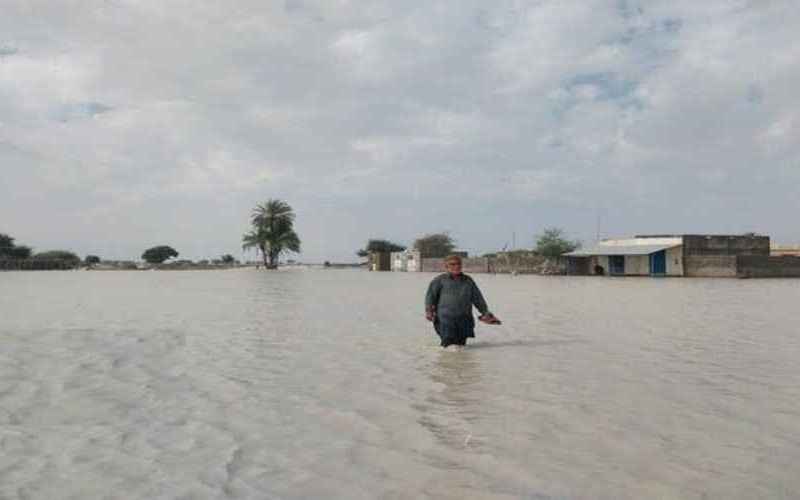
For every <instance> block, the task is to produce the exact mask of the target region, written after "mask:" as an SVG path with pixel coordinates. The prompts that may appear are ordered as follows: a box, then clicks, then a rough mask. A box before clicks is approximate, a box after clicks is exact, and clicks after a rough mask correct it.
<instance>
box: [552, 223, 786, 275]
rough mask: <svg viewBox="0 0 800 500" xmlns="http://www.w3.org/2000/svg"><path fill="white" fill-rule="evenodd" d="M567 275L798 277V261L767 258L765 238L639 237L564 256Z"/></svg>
mask: <svg viewBox="0 0 800 500" xmlns="http://www.w3.org/2000/svg"><path fill="white" fill-rule="evenodd" d="M563 257H564V258H566V262H567V273H568V274H572V275H610V276H694V277H762V276H763V277H766V276H770V277H772V276H800V259H798V258H794V257H786V258H776V257H772V258H771V257H770V240H769V236H762V235H756V234H752V233H748V234H743V235H705V234H684V235H639V236H636V237H634V238H627V239H610V240H603V241H600V242H599V243H597V244H596V245H595V246H593V247H590V248H586V249H581V250H576V251H574V252H570V253H567V254H564V256H563Z"/></svg>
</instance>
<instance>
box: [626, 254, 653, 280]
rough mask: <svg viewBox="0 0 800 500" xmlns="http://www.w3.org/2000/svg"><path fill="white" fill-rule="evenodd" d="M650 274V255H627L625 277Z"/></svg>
mask: <svg viewBox="0 0 800 500" xmlns="http://www.w3.org/2000/svg"><path fill="white" fill-rule="evenodd" d="M649 274H650V256H649V255H626V256H625V276H648V275H649Z"/></svg>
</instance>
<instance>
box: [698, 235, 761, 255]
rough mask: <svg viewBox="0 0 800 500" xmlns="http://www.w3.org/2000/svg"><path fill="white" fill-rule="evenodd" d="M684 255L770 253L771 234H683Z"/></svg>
mask: <svg viewBox="0 0 800 500" xmlns="http://www.w3.org/2000/svg"><path fill="white" fill-rule="evenodd" d="M683 250H684V256H689V255H769V251H770V244H769V236H757V235H703V234H687V235H684V236H683Z"/></svg>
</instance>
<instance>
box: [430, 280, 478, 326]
mask: <svg viewBox="0 0 800 500" xmlns="http://www.w3.org/2000/svg"><path fill="white" fill-rule="evenodd" d="M473 305H474V306H475V307H477V308H478V310H479V311H480V312H481V315H483V314H486V313H488V312H489V307H488V306H487V305H486V301H485V300H484V299H483V295H482V294H481V291H480V290H479V289H478V285H476V284H475V282H474V281H473V280H472V278H470V277H469V276H467V275H466V274H460V275H458V276H457V277H453V276H451V275H450V274H449V273H444V274H440V275H439V276H437V277H435V278H434V279H433V281H431V284H430V285H429V286H428V293H426V294H425V310H426V311H430V310H434V311H436V315H437V316H438V317H439V318H441V319H448V318H453V319H455V318H459V317H464V316H470V317H472V306H473Z"/></svg>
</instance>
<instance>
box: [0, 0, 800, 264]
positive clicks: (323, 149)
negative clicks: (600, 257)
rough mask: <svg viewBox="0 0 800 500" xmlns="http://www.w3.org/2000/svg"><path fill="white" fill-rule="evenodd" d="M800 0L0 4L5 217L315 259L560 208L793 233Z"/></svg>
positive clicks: (578, 226)
mask: <svg viewBox="0 0 800 500" xmlns="http://www.w3.org/2000/svg"><path fill="white" fill-rule="evenodd" d="M799 31H800V9H798V7H797V2H796V0H703V1H698V0H665V1H661V0H648V1H641V0H574V1H573V0H536V1H533V0H531V1H520V0H510V1H505V0H499V1H493V2H487V1H483V0H481V1H472V0H458V1H456V0H453V1H449V0H438V1H437V0H425V1H416V0H405V1H402V2H398V1H394V0H385V1H384V0H374V1H363V2H357V1H348V0H280V1H277V0H276V1H265V0H248V1H243V0H237V1H234V2H218V1H208V2H203V1H200V0H170V1H164V0H69V1H67V0H64V1H58V0H2V15H0V232H5V233H9V234H11V235H12V236H14V237H16V238H17V241H18V243H22V244H28V245H31V246H34V247H35V248H36V250H46V249H53V248H67V249H72V250H73V251H76V252H77V253H79V254H81V255H85V254H86V253H96V254H99V255H101V256H103V257H104V258H137V257H138V256H139V255H141V253H142V251H143V250H144V249H145V248H146V247H148V246H152V245H155V244H170V245H172V246H174V247H175V248H176V249H178V250H179V251H180V252H181V255H182V256H185V257H189V258H202V257H214V256H218V255H219V254H221V253H223V252H230V253H233V254H234V255H236V256H237V257H241V255H242V254H241V249H240V246H241V244H240V241H241V235H242V233H244V232H245V231H246V230H247V221H248V215H249V212H250V209H251V208H252V207H253V206H254V205H255V204H256V203H258V202H260V201H263V200H266V199H268V198H281V199H284V200H286V201H288V202H289V203H290V204H291V205H292V206H293V207H294V208H295V210H296V212H297V223H296V226H297V230H298V233H299V235H300V237H301V239H302V240H303V247H304V252H303V255H302V259H303V260H307V261H321V260H325V259H328V260H338V261H352V260H355V256H354V251H355V250H356V249H358V248H359V247H361V246H363V245H364V243H365V242H366V240H367V239H368V238H372V237H380V238H388V239H392V240H396V241H398V242H402V243H406V244H408V243H410V242H412V241H413V239H414V238H415V237H416V236H419V235H421V234H423V233H426V232H433V231H443V230H446V231H449V232H450V233H451V234H452V235H453V236H454V237H455V239H456V240H457V242H458V244H459V245H460V246H461V247H462V248H464V249H467V250H469V251H471V252H485V251H490V250H496V249H499V248H502V247H503V246H504V245H505V244H508V243H510V242H511V240H512V235H515V237H516V243H517V246H526V245H527V246H530V245H532V242H533V239H534V235H535V234H536V233H538V232H540V231H541V230H542V229H543V228H545V227H548V226H559V227H562V228H564V229H565V230H566V231H567V232H568V233H569V235H570V236H572V237H574V238H580V239H582V240H583V241H584V242H587V243H591V242H592V241H593V240H594V239H595V236H596V234H597V232H598V228H599V232H600V234H601V235H602V236H606V237H608V236H618V235H622V236H624V235H629V234H635V233H654V232H655V233H672V232H675V233H686V232H711V233H730V232H733V233H738V232H745V231H755V232H761V233H766V234H770V235H771V236H772V237H773V240H774V241H777V242H782V243H800V224H798V223H797V214H798V212H800V190H799V189H798V187H800V92H799V91H798V89H800V38H799V37H798V35H797V33H798V32H799Z"/></svg>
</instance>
